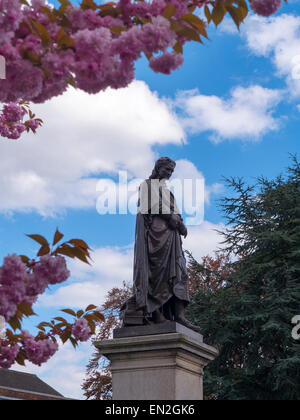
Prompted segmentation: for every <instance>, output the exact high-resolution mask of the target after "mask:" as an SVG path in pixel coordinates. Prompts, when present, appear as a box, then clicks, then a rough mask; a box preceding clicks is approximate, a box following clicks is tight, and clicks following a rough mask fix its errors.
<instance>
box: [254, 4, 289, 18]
mask: <svg viewBox="0 0 300 420" xmlns="http://www.w3.org/2000/svg"><path fill="white" fill-rule="evenodd" d="M250 6H251V9H252V10H253V11H254V12H255V13H257V14H258V15H261V16H271V15H272V14H274V13H276V12H277V10H279V9H280V7H281V6H282V0H252V2H251V3H250Z"/></svg>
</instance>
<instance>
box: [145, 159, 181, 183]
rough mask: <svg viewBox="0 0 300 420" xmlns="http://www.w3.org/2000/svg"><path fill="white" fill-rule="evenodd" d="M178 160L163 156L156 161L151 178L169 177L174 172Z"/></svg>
mask: <svg viewBox="0 0 300 420" xmlns="http://www.w3.org/2000/svg"><path fill="white" fill-rule="evenodd" d="M175 166H176V162H174V160H172V159H170V158H168V157H161V158H159V159H158V160H157V161H156V162H155V166H154V169H153V171H152V174H151V175H150V177H149V179H169V178H170V177H171V175H172V173H173V172H174V169H175Z"/></svg>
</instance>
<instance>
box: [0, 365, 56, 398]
mask: <svg viewBox="0 0 300 420" xmlns="http://www.w3.org/2000/svg"><path fill="white" fill-rule="evenodd" d="M0 388H8V389H14V390H18V391H23V392H29V393H37V394H44V395H48V396H53V397H63V395H62V394H60V393H59V392H57V391H56V390H55V389H53V388H52V387H51V386H50V385H48V384H46V383H45V382H43V381H42V380H41V379H40V378H38V377H37V376H36V375H34V374H31V373H24V372H18V371H16V370H11V369H0Z"/></svg>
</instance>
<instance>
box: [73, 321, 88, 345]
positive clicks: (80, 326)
mask: <svg viewBox="0 0 300 420" xmlns="http://www.w3.org/2000/svg"><path fill="white" fill-rule="evenodd" d="M72 333H73V335H74V337H75V339H76V340H78V341H87V340H88V339H89V338H90V337H91V335H92V334H91V329H90V327H89V324H88V322H87V320H86V319H85V318H80V319H77V320H76V321H75V324H74V326H73V328H72Z"/></svg>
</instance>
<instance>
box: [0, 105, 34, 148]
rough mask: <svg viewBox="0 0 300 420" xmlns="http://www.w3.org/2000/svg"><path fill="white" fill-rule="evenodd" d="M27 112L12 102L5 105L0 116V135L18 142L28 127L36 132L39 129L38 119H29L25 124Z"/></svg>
mask: <svg viewBox="0 0 300 420" xmlns="http://www.w3.org/2000/svg"><path fill="white" fill-rule="evenodd" d="M26 114H27V111H25V110H24V107H22V106H21V105H20V104H18V103H14V102H11V103H9V104H6V105H4V107H3V110H2V113H1V114H0V135H1V136H2V137H7V138H9V139H13V140H17V139H18V138H20V136H21V134H22V133H23V132H24V131H25V130H26V129H27V127H28V128H29V129H30V130H32V131H34V132H35V130H36V129H37V128H38V127H39V125H40V122H39V120H37V119H29V120H27V121H25V122H23V118H24V116H25V115H26Z"/></svg>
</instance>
